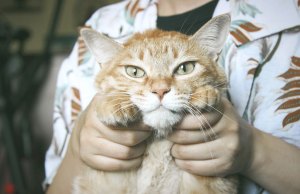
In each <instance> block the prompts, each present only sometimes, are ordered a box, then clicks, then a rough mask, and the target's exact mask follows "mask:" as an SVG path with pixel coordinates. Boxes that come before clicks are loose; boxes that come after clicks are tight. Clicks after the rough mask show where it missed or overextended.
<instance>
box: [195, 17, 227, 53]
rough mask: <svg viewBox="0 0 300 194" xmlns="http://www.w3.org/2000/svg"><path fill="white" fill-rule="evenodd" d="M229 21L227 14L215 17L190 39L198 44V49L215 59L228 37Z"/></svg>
mask: <svg viewBox="0 0 300 194" xmlns="http://www.w3.org/2000/svg"><path fill="white" fill-rule="evenodd" d="M230 21H231V19H230V15H229V14H222V15H220V16H216V17H214V18H212V19H211V20H210V21H208V22H207V23H206V24H205V25H204V26H203V27H202V28H200V29H199V30H198V31H197V32H196V33H195V34H194V35H193V36H191V37H190V39H191V40H192V41H195V42H196V43H197V44H199V45H200V48H203V49H205V50H206V51H207V52H208V54H209V55H210V56H211V57H213V59H216V58H217V56H218V54H219V53H220V52H221V50H222V47H223V45H224V43H225V40H226V38H227V36H228V33H229V27H230Z"/></svg>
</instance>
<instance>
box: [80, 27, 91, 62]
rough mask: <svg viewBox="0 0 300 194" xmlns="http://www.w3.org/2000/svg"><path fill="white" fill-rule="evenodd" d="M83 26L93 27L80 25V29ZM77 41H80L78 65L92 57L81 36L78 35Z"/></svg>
mask: <svg viewBox="0 0 300 194" xmlns="http://www.w3.org/2000/svg"><path fill="white" fill-rule="evenodd" d="M82 28H91V26H82V27H79V31H80V30H81V29H82ZM77 42H78V65H82V64H84V63H86V62H87V61H88V60H89V59H90V57H91V55H90V52H89V51H88V48H87V47H86V45H85V43H84V40H83V38H82V37H81V36H79V37H78V40H77Z"/></svg>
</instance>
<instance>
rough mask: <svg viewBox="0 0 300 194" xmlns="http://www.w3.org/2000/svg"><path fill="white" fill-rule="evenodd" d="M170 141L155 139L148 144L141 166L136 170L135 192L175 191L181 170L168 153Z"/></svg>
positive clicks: (147, 193)
mask: <svg viewBox="0 0 300 194" xmlns="http://www.w3.org/2000/svg"><path fill="white" fill-rule="evenodd" d="M172 145H173V144H172V143H171V142H169V141H168V140H155V141H154V142H151V143H150V144H149V145H148V148H147V150H146V153H145V157H144V160H143V163H142V166H141V168H140V169H139V170H138V172H137V191H138V192H137V193H139V194H153V193H160V194H170V193H177V192H178V190H179V185H180V181H181V173H182V172H181V170H179V169H178V167H177V166H176V165H175V162H174V160H173V159H172V156H171V154H170V150H171V147H172Z"/></svg>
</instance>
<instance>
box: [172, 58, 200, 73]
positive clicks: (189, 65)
mask: <svg viewBox="0 0 300 194" xmlns="http://www.w3.org/2000/svg"><path fill="white" fill-rule="evenodd" d="M194 68H195V62H193V61H188V62H184V63H182V64H180V65H179V66H178V67H177V69H176V70H175V74H177V75H187V74H189V73H192V72H193V71H194Z"/></svg>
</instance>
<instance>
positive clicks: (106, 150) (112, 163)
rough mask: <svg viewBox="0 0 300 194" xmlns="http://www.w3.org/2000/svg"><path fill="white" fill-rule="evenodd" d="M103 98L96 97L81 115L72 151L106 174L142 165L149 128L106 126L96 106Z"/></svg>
mask: <svg viewBox="0 0 300 194" xmlns="http://www.w3.org/2000/svg"><path fill="white" fill-rule="evenodd" d="M100 98H101V97H100V96H98V95H95V97H94V98H93V100H92V101H91V103H90V104H89V106H88V107H87V109H86V110H85V111H84V112H83V113H82V114H81V115H80V116H79V119H78V122H77V124H76V126H75V128H74V129H75V130H76V131H75V134H76V135H75V136H74V138H73V139H74V140H73V143H72V144H71V145H73V150H74V149H75V150H77V151H75V152H77V154H78V155H79V157H80V158H81V160H82V161H83V162H84V163H86V164H87V165H88V166H90V167H92V168H95V169H98V170H104V171H120V170H128V169H132V168H136V167H138V166H140V164H141V162H142V155H143V153H144V151H145V148H146V143H145V141H144V140H145V139H147V137H149V136H150V131H149V130H148V129H149V128H148V127H146V126H144V125H143V124H141V123H139V124H135V125H133V126H129V127H128V128H125V127H112V126H106V125H104V124H103V123H102V122H100V121H99V119H98V118H97V113H96V110H95V107H96V106H95V105H96V103H97V101H98V100H101V99H100Z"/></svg>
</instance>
